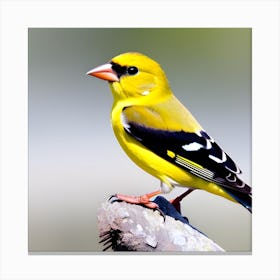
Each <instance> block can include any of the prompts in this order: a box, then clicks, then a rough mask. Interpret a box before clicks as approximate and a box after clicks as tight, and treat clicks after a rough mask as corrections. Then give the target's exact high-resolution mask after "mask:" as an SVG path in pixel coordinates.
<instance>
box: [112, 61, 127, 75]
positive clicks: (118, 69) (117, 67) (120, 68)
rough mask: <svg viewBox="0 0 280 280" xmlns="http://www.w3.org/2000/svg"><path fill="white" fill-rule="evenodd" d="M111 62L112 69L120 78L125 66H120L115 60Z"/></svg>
mask: <svg viewBox="0 0 280 280" xmlns="http://www.w3.org/2000/svg"><path fill="white" fill-rule="evenodd" d="M110 63H111V64H112V69H113V70H114V71H115V72H116V73H117V76H118V78H120V77H121V76H122V75H125V74H126V73H127V67H126V66H121V65H119V64H117V63H115V62H112V61H111V62H110Z"/></svg>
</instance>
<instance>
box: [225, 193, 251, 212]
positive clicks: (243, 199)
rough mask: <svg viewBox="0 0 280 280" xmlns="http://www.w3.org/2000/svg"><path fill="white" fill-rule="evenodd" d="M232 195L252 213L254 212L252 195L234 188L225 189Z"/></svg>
mask: <svg viewBox="0 0 280 280" xmlns="http://www.w3.org/2000/svg"><path fill="white" fill-rule="evenodd" d="M224 190H225V192H227V193H228V194H229V195H230V196H231V197H233V198H234V199H235V200H236V201H237V202H239V203H240V204H241V205H242V206H244V207H245V208H246V209H247V210H248V211H249V212H250V213H252V195H251V194H247V193H242V192H239V191H236V190H233V189H229V188H226V189H224Z"/></svg>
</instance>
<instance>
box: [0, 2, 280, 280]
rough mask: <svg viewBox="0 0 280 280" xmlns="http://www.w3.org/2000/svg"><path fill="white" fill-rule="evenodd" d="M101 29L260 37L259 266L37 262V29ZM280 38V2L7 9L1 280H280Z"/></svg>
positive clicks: (125, 260) (256, 138)
mask: <svg viewBox="0 0 280 280" xmlns="http://www.w3.org/2000/svg"><path fill="white" fill-rule="evenodd" d="M97 26H100V27H112V26H114V27H127V26H133V27H144V26H146V27H149V26H153V27H164V26H165V27H181V26H182V27H252V28H253V166H252V169H253V186H254V216H253V254H252V256H251V255H249V256H246V255H243V256H233V255H227V256H196V255H195V256H194V255H190V256H178V255H175V256H147V255H145V256H143V255H136V256H130V255H121V256H120V255H118V256H100V255H71V256H68V255H67V256H65V255H64V256H63V255H61V256H60V255H56V256H53V255H41V256H38V255H28V250H27V224H26V221H27V109H28V108H27V28H28V27H97ZM279 34H280V32H279V2H278V1H268V0H267V1H210V0H209V1H146V0H144V1H143V0H142V1H141V2H140V1H106V0H103V1H25V0H19V1H13V0H10V1H8V0H7V1H1V239H0V240H1V244H0V245H1V259H0V261H1V264H0V267H1V268H0V269H1V274H0V276H1V279H30V280H31V279H36V280H38V279H123V280H125V279H150V278H153V279H162V280H163V279H174V280H175V279H186V278H190V279H216V280H218V279H223V280H224V279H279V277H280V273H279V263H280V259H279V248H280V246H279V236H280V234H279V221H280V218H279V213H280V211H279V197H280V194H279V185H280V184H279V143H280V141H279ZM267 231H269V233H268V234H267V233H266V232H267Z"/></svg>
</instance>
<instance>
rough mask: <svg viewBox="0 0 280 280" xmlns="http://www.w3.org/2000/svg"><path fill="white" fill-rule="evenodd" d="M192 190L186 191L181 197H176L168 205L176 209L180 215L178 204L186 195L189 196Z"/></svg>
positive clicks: (179, 205)
mask: <svg viewBox="0 0 280 280" xmlns="http://www.w3.org/2000/svg"><path fill="white" fill-rule="evenodd" d="M192 191H194V189H188V190H187V191H185V192H184V193H182V194H181V195H179V196H177V197H176V198H175V199H172V200H170V203H171V204H172V205H173V206H174V207H175V208H176V210H177V211H178V212H179V213H180V214H181V204H180V202H181V201H182V200H183V198H185V197H186V196H187V195H189V194H190V193H191V192H192Z"/></svg>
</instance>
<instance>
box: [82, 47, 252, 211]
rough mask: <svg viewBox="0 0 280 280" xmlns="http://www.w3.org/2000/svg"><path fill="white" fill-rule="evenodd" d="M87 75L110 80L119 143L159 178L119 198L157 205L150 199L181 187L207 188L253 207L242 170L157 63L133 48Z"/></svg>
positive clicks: (140, 165) (135, 159)
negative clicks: (151, 187)
mask: <svg viewBox="0 0 280 280" xmlns="http://www.w3.org/2000/svg"><path fill="white" fill-rule="evenodd" d="M87 74H88V75H91V76H94V77H97V78H100V79H103V80H106V81H108V82H109V86H110V88H111V91H112V93H113V98H114V102H113V107H112V112H111V123H112V127H113V130H114V133H115V136H116V138H117V140H118V142H119V144H120V145H121V147H122V148H123V149H124V151H125V152H126V153H127V155H128V156H129V157H130V158H131V159H132V160H133V161H134V162H135V163H136V164H137V165H138V166H139V167H141V168H142V169H144V170H145V171H146V172H148V173H150V174H151V175H153V176H155V177H156V178H158V179H159V180H160V182H161V185H160V186H161V188H160V190H157V191H154V192H152V193H149V194H146V195H143V196H140V197H130V196H126V195H116V196H117V198H119V199H121V200H125V201H128V202H130V203H139V204H145V205H146V206H148V207H151V208H155V207H156V206H157V205H156V204H155V203H153V202H151V201H150V198H151V197H153V196H155V195H157V194H160V193H167V192H169V191H171V190H172V189H173V188H174V187H176V186H182V187H187V188H188V189H189V190H188V191H187V192H186V194H188V193H190V192H191V191H192V190H194V189H201V190H205V191H208V192H210V193H213V194H216V195H219V196H222V197H225V198H227V199H229V200H231V201H234V202H238V203H240V204H241V205H243V206H244V207H246V208H247V209H248V210H249V211H250V212H251V211H252V206H251V204H252V203H251V201H252V198H251V187H250V186H248V185H247V184H246V183H244V182H243V181H242V180H241V179H239V178H238V175H239V174H240V173H241V170H240V169H239V168H238V166H237V165H236V164H235V163H234V161H233V160H232V159H231V158H230V157H229V156H228V155H227V154H226V153H225V152H224V151H223V150H222V149H221V148H220V146H219V145H218V144H217V143H216V142H215V141H214V139H213V138H212V137H211V136H210V135H209V134H207V132H206V131H205V130H204V129H203V128H202V127H201V126H200V124H199V123H198V122H197V121H196V119H195V118H194V117H193V116H192V114H191V113H190V112H189V111H188V109H186V108H185V107H184V106H183V105H182V104H181V103H180V101H179V100H178V99H177V98H176V97H175V96H174V95H173V93H172V91H171V89H170V86H169V83H168V80H167V78H166V76H165V73H164V71H163V70H162V68H161V66H160V65H159V64H158V63H157V62H156V61H154V60H152V59H151V58H149V57H147V56H145V55H143V54H140V53H136V52H129V53H124V54H120V55H118V56H116V57H114V58H113V59H111V60H110V61H109V62H108V63H106V64H104V65H101V66H98V67H96V68H94V69H92V70H90V71H88V72H87ZM184 196H185V195H182V196H181V198H180V199H182V198H183V197H184Z"/></svg>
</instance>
